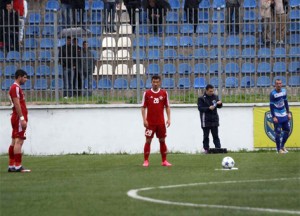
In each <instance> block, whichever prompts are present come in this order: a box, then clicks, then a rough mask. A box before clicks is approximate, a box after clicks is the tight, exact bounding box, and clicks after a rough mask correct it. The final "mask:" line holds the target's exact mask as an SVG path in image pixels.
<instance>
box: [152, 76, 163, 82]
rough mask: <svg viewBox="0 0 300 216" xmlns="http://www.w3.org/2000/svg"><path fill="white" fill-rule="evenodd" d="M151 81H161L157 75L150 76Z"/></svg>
mask: <svg viewBox="0 0 300 216" xmlns="http://www.w3.org/2000/svg"><path fill="white" fill-rule="evenodd" d="M152 80H161V78H160V76H159V75H154V76H152V78H151V81H152Z"/></svg>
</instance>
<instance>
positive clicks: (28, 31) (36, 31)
mask: <svg viewBox="0 0 300 216" xmlns="http://www.w3.org/2000/svg"><path fill="white" fill-rule="evenodd" d="M25 35H26V36H27V37H38V36H39V35H40V27H39V26H27V27H26V28H25Z"/></svg>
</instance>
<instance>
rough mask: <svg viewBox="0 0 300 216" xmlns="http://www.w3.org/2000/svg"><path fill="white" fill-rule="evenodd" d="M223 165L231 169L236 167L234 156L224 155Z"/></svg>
mask: <svg viewBox="0 0 300 216" xmlns="http://www.w3.org/2000/svg"><path fill="white" fill-rule="evenodd" d="M222 167H223V168H224V169H231V168H233V167H234V160H233V158H232V157H224V158H223V160H222Z"/></svg>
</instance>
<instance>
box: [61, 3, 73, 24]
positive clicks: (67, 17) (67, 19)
mask: <svg viewBox="0 0 300 216" xmlns="http://www.w3.org/2000/svg"><path fill="white" fill-rule="evenodd" d="M60 2H61V6H60V9H61V15H62V16H61V18H62V23H63V25H64V27H65V28H69V27H70V25H71V19H72V18H71V9H72V4H71V0H61V1H60Z"/></svg>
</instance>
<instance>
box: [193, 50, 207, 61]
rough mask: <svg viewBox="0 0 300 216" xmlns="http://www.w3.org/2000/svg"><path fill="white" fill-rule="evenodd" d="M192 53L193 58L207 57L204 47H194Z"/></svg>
mask: <svg viewBox="0 0 300 216" xmlns="http://www.w3.org/2000/svg"><path fill="white" fill-rule="evenodd" d="M193 55H194V58H195V59H206V58H208V52H207V50H206V49H204V48H199V49H195V50H194V53H193Z"/></svg>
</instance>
